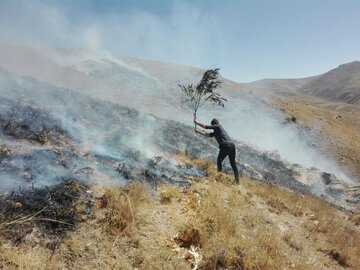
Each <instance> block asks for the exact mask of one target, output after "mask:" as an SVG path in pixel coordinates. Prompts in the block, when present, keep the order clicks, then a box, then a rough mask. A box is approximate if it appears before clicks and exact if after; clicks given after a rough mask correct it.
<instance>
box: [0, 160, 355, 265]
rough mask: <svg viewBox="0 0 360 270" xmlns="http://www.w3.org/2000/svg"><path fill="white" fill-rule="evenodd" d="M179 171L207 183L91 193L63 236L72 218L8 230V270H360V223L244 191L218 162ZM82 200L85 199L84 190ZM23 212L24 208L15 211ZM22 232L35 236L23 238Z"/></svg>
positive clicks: (267, 189)
mask: <svg viewBox="0 0 360 270" xmlns="http://www.w3.org/2000/svg"><path fill="white" fill-rule="evenodd" d="M178 162H180V163H185V164H187V165H186V166H191V167H192V166H194V164H195V165H196V166H197V167H198V169H200V170H204V171H205V172H206V175H207V177H205V178H193V179H192V180H191V181H190V182H189V183H188V184H187V185H186V186H185V187H179V186H173V185H172V186H170V185H160V186H159V187H158V188H157V189H156V190H154V189H152V188H150V187H149V186H148V185H147V184H146V183H143V182H133V183H130V184H127V185H125V186H123V187H101V186H92V187H87V189H86V190H85V191H83V192H85V194H91V195H90V204H89V203H88V202H86V201H83V200H84V199H81V198H82V196H80V197H79V198H80V199H76V200H75V208H74V209H81V207H83V206H82V205H83V204H84V203H86V205H90V210H88V212H87V214H84V213H83V214H82V217H81V219H79V220H78V221H76V223H75V224H73V225H72V226H70V227H69V226H67V225H66V224H69V222H73V220H72V219H71V218H70V219H69V218H68V217H67V218H66V219H65V220H66V223H64V224H65V225H62V228H63V229H62V230H61V231H60V230H59V229H60V228H61V227H59V225H58V226H55V225H56V222H59V223H60V222H62V219H60V218H61V217H62V216H60V215H59V214H58V215H57V218H58V220H52V221H51V220H50V219H49V218H46V217H47V215H49V214H51V212H50V213H48V214H46V212H43V213H42V214H36V213H35V214H33V215H31V216H30V217H29V216H28V217H27V219H24V218H23V219H17V220H15V221H13V222H12V223H11V222H9V220H8V221H7V222H2V223H0V229H1V230H0V232H2V234H0V239H1V242H0V266H1V267H2V269H54V270H55V269H64V268H66V269H110V268H115V269H204V270H205V269H279V270H280V269H304V270H305V269H314V270H315V269H329V270H330V269H331V270H335V269H336V270H337V269H354V270H355V269H358V267H359V266H360V261H359V258H360V256H359V255H360V253H359V251H360V248H359V241H358V239H359V237H360V229H359V224H360V219H359V218H360V217H359V215H353V214H344V213H342V212H340V211H339V210H337V209H335V208H333V207H332V206H331V205H329V204H326V203H324V202H322V201H320V200H318V199H315V198H313V197H311V196H301V195H299V194H297V193H294V192H290V191H288V190H285V189H280V188H278V187H276V186H273V185H271V184H264V183H260V182H257V181H254V180H250V179H248V178H242V179H241V184H240V186H234V185H232V184H231V183H232V181H233V179H232V177H231V176H229V175H226V174H222V173H217V172H216V171H215V169H214V167H213V165H212V164H211V163H209V162H205V161H202V160H190V159H188V158H184V157H183V156H180V157H178ZM72 190H75V192H81V191H76V190H78V187H77V185H76V184H75V185H73V188H72ZM70 191H71V189H70ZM68 192H69V191H68ZM67 196H68V195H67ZM88 197H89V196H87V198H88ZM7 200H9V198H7ZM85 200H89V198H88V199H85ZM27 203H28V204H29V203H31V199H30V202H29V201H27ZM76 205H78V207H76ZM91 205H92V206H91ZM22 207H25V205H19V203H18V205H17V208H16V209H15V208H14V210H13V211H19V210H21V208H22ZM79 207H80V208H79ZM78 211H79V210H78ZM44 213H45V214H44ZM46 220H47V222H48V223H44V222H46ZM50 222H53V223H52V226H50V225H51V223H50ZM49 223H50V224H49ZM7 224H9V225H7ZM10 224H11V226H10ZM46 224H47V227H45V225H46ZM60 225H61V223H60ZM22 226H26V228H27V232H24V231H22V230H20V228H24V227H22ZM49 226H50V227H49ZM64 226H67V227H64ZM49 228H52V229H49ZM54 228H57V231H56V230H54ZM10 235H11V236H10Z"/></svg>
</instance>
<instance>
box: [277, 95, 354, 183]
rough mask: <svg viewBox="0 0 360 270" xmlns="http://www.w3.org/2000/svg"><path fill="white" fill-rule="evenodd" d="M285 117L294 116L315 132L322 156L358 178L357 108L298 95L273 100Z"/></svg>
mask: <svg viewBox="0 0 360 270" xmlns="http://www.w3.org/2000/svg"><path fill="white" fill-rule="evenodd" d="M273 101H274V104H275V105H276V106H277V107H278V108H280V109H281V110H282V111H283V112H284V114H285V116H286V117H291V116H294V117H295V118H296V119H297V122H298V123H299V124H301V125H303V126H304V127H305V128H308V129H311V130H312V131H315V134H314V136H313V138H312V139H313V140H315V141H316V144H317V145H318V147H319V150H320V151H322V152H323V154H325V155H331V156H332V157H334V158H335V159H337V161H338V162H339V164H342V165H343V166H344V165H345V166H347V167H348V169H349V170H350V171H352V172H353V173H354V174H355V175H356V176H357V178H358V179H360V109H359V108H358V107H356V106H355V105H349V104H345V103H341V102H330V101H324V100H321V99H318V98H314V97H311V98H309V97H307V96H303V95H298V94H291V95H290V94H288V96H282V97H275V98H274V99H273Z"/></svg>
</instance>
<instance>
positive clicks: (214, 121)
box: [211, 118, 219, 126]
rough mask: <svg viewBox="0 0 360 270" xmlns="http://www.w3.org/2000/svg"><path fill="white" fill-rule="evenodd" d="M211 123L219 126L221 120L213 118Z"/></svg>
mask: <svg viewBox="0 0 360 270" xmlns="http://www.w3.org/2000/svg"><path fill="white" fill-rule="evenodd" d="M211 125H212V126H217V125H219V121H218V120H217V119H215V118H214V119H213V120H211Z"/></svg>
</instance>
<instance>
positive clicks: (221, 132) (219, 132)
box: [205, 125, 232, 146]
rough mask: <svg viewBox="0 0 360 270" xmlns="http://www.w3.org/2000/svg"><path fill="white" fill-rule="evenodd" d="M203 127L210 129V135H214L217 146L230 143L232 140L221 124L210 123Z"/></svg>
mask: <svg viewBox="0 0 360 270" xmlns="http://www.w3.org/2000/svg"><path fill="white" fill-rule="evenodd" d="M205 129H212V130H214V132H212V133H210V134H209V136H210V137H215V139H216V141H217V142H218V144H219V146H222V145H225V144H227V143H231V142H232V140H231V138H230V136H229V134H227V132H226V131H225V129H224V128H223V127H222V126H221V125H211V126H205Z"/></svg>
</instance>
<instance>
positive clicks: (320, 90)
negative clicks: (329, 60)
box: [299, 61, 360, 104]
mask: <svg viewBox="0 0 360 270" xmlns="http://www.w3.org/2000/svg"><path fill="white" fill-rule="evenodd" d="M299 92H301V93H304V94H308V95H313V96H317V97H320V98H325V99H328V100H331V101H343V102H346V103H350V104H360V62H359V61H354V62H351V63H348V64H343V65H340V66H339V67H337V68H335V69H333V70H330V71H329V72H327V73H325V74H323V75H321V76H318V77H317V78H315V79H314V80H311V81H310V82H308V83H306V84H305V85H303V86H302V87H301V88H300V89H299Z"/></svg>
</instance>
